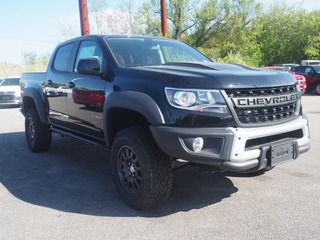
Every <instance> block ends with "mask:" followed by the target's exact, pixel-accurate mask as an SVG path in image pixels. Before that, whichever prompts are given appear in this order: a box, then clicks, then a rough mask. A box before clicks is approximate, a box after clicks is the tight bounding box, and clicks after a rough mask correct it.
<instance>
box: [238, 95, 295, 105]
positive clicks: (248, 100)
mask: <svg viewBox="0 0 320 240" xmlns="http://www.w3.org/2000/svg"><path fill="white" fill-rule="evenodd" d="M299 99H300V94H299V93H291V94H286V95H280V96H263V97H262V96H259V97H239V98H232V101H233V104H234V105H235V106H236V107H238V108H247V107H265V106H279V105H283V104H288V103H293V102H296V101H298V100H299Z"/></svg>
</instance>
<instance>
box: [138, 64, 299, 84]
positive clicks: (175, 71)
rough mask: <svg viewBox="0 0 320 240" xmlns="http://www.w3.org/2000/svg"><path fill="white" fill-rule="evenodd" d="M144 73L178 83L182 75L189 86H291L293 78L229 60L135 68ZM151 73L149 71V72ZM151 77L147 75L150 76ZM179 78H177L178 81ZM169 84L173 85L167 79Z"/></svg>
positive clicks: (289, 75) (294, 80)
mask: <svg viewBox="0 0 320 240" xmlns="http://www.w3.org/2000/svg"><path fill="white" fill-rule="evenodd" d="M135 69H136V70H138V71H142V72H144V74H143V75H149V74H147V72H152V77H153V78H154V77H155V75H157V76H158V78H159V77H160V78H162V80H164V79H168V78H169V79H171V80H174V79H176V80H177V82H180V83H181V80H180V79H181V78H183V79H184V80H185V81H186V82H187V83H188V85H189V86H188V87H191V88H208V89H212V88H216V89H232V88H258V87H276V86H285V85H293V84H295V83H296V82H297V80H296V79H295V78H294V77H293V76H292V75H291V74H287V73H282V72H276V71H274V72H271V71H267V70H263V69H256V68H249V67H246V66H243V65H238V64H230V63H228V64H227V63H202V62H201V63H198V62H197V63H192V62H183V63H167V64H164V65H156V66H141V67H135ZM150 74H151V73H150ZM150 76H151V75H150ZM178 80H180V81H178ZM170 82H171V84H174V83H173V82H172V81H170Z"/></svg>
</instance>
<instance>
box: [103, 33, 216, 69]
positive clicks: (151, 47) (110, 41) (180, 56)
mask: <svg viewBox="0 0 320 240" xmlns="http://www.w3.org/2000/svg"><path fill="white" fill-rule="evenodd" d="M105 41H106V43H107V45H108V46H109V48H110V49H111V51H112V53H113V56H114V58H115V59H116V61H117V62H118V64H119V65H120V66H127V67H128V66H148V65H161V64H166V63H170V62H212V60H210V59H209V58H207V57H206V56H205V55H203V54H202V53H200V52H199V51H197V50H196V49H194V48H192V47H190V46H189V45H187V44H185V43H183V42H180V41H177V40H171V39H161V38H143V37H106V38H105Z"/></svg>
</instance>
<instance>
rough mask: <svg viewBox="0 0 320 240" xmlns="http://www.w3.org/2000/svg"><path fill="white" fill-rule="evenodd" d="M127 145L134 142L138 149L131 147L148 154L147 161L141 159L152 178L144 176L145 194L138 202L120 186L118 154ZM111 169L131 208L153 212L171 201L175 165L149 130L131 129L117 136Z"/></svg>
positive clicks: (121, 193)
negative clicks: (117, 163)
mask: <svg viewBox="0 0 320 240" xmlns="http://www.w3.org/2000/svg"><path fill="white" fill-rule="evenodd" d="M123 141H124V142H128V141H129V142H133V143H134V147H133V146H130V147H133V148H134V151H135V152H136V153H137V154H139V153H140V154H141V153H144V154H143V159H141V156H139V158H140V159H141V160H143V163H142V164H145V166H148V169H150V174H148V177H146V175H145V174H146V173H142V174H143V179H144V180H143V181H144V183H143V190H142V194H141V196H140V197H139V198H138V199H135V200H132V199H131V198H130V197H128V196H126V193H125V191H123V190H121V187H122V186H119V184H120V182H119V181H118V176H116V174H117V171H116V165H114V164H116V161H115V158H116V157H117V151H116V149H115V148H117V145H118V144H119V143H120V142H123ZM128 145H129V144H128ZM117 149H118V148H117ZM111 165H112V166H111V167H112V168H113V170H112V172H113V177H114V179H115V178H117V179H115V182H116V185H117V189H118V191H119V193H120V195H121V197H122V198H123V199H124V201H125V202H126V203H127V204H128V205H130V206H132V207H134V208H136V209H149V208H153V207H156V206H158V205H160V204H162V203H164V202H165V201H166V200H167V199H168V197H169V195H170V193H171V188H172V178H173V173H172V165H171V161H170V158H169V156H167V155H166V154H164V153H163V152H162V151H161V150H160V149H159V147H158V146H157V144H156V142H155V140H154V139H153V137H152V135H151V133H150V131H149V129H148V128H147V127H133V128H127V129H124V130H121V131H120V132H119V133H118V134H117V136H116V138H115V140H114V143H113V147H112V152H111ZM146 181H148V184H146Z"/></svg>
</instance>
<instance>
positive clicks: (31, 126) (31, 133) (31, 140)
mask: <svg viewBox="0 0 320 240" xmlns="http://www.w3.org/2000/svg"><path fill="white" fill-rule="evenodd" d="M27 134H28V141H29V143H30V144H31V145H33V144H34V139H35V131H34V123H33V120H32V118H31V117H29V118H28V129H27Z"/></svg>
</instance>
